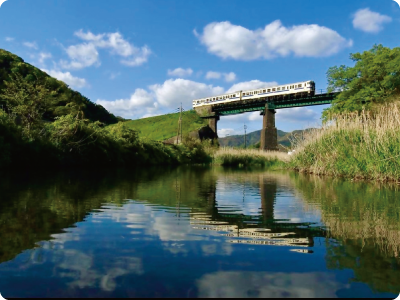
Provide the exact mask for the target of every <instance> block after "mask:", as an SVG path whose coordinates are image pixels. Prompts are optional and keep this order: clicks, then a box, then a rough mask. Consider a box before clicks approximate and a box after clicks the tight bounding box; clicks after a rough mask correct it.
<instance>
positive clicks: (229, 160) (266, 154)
mask: <svg viewBox="0 0 400 300" xmlns="http://www.w3.org/2000/svg"><path fill="white" fill-rule="evenodd" d="M213 158H214V163H216V164H221V165H224V166H240V165H243V166H246V165H262V166H284V165H285V163H286V162H288V161H289V159H290V157H289V156H288V155H287V153H283V152H278V151H261V150H255V149H233V148H228V147H223V148H220V149H218V150H217V151H216V152H215V153H214V155H213Z"/></svg>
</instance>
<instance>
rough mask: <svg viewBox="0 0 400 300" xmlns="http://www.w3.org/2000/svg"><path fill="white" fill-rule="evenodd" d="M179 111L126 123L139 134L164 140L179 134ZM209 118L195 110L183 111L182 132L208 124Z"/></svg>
mask: <svg viewBox="0 0 400 300" xmlns="http://www.w3.org/2000/svg"><path fill="white" fill-rule="evenodd" d="M179 115H180V114H179V113H176V114H168V115H162V116H156V117H151V118H145V119H139V120H131V121H126V122H125V123H124V124H125V125H126V126H127V127H129V128H130V129H134V130H136V131H138V132H139V136H141V137H143V138H148V139H151V140H156V141H164V140H166V139H169V138H172V137H174V136H176V135H177V132H178V121H179ZM207 124H208V122H207V120H204V119H202V118H200V117H199V115H198V114H197V113H196V112H195V111H194V110H190V111H185V112H183V113H182V133H183V135H185V134H188V133H189V132H191V131H195V130H198V129H200V128H202V127H204V126H207Z"/></svg>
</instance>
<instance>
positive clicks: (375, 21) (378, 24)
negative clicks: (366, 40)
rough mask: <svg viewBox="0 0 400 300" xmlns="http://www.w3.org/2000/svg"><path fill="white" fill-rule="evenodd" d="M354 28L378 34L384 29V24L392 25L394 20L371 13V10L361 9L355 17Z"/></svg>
mask: <svg viewBox="0 0 400 300" xmlns="http://www.w3.org/2000/svg"><path fill="white" fill-rule="evenodd" d="M353 17H354V19H353V26H354V28H356V29H360V30H362V31H365V32H369V33H378V32H379V31H381V30H382V29H383V24H384V23H390V22H391V21H392V18H391V17H389V16H385V15H381V14H379V13H377V12H373V11H371V10H370V9H369V8H364V9H359V10H358V11H357V12H356V13H355V14H354V15H353Z"/></svg>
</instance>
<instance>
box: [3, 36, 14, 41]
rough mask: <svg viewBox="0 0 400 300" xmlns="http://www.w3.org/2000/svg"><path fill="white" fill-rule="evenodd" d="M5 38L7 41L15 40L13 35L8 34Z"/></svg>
mask: <svg viewBox="0 0 400 300" xmlns="http://www.w3.org/2000/svg"><path fill="white" fill-rule="evenodd" d="M5 40H6V42H12V41H14V38H13V37H9V36H7V37H6V38H5Z"/></svg>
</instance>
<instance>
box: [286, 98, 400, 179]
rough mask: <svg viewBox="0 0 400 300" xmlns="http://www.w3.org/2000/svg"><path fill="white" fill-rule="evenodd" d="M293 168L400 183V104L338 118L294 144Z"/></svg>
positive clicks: (335, 117) (309, 132)
mask: <svg viewBox="0 0 400 300" xmlns="http://www.w3.org/2000/svg"><path fill="white" fill-rule="evenodd" d="M292 144H294V145H295V148H296V154H295V155H294V156H293V157H292V160H291V161H290V166H291V167H292V168H295V169H297V170H299V171H303V172H307V173H314V174H320V175H323V174H325V175H333V176H337V177H350V178H354V179H371V180H379V181H399V180H400V105H399V104H398V103H390V104H386V105H382V106H380V107H379V108H377V109H376V111H375V112H373V113H372V112H366V111H363V112H362V113H360V114H354V113H353V114H342V115H336V116H334V117H333V118H332V121H330V122H328V123H326V124H325V125H323V126H322V128H319V129H313V130H310V131H306V132H304V133H303V135H302V136H301V137H297V138H296V139H294V140H293V141H292Z"/></svg>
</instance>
